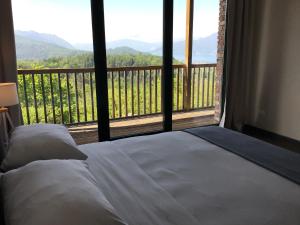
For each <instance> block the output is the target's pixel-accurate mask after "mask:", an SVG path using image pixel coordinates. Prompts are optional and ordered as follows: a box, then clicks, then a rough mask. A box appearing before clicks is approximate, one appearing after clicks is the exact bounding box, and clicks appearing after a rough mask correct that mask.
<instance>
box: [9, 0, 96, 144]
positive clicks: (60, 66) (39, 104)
mask: <svg viewBox="0 0 300 225" xmlns="http://www.w3.org/2000/svg"><path fill="white" fill-rule="evenodd" d="M12 5H13V17H14V27H15V29H16V30H15V39H16V52H17V64H18V74H19V75H18V86H19V95H20V102H21V108H22V113H23V116H24V123H25V124H32V123H56V124H65V125H67V126H68V127H69V129H70V131H71V134H72V135H73V137H74V138H75V140H76V142H77V143H79V144H81V143H88V142H95V141H97V140H98V137H97V125H96V123H95V121H96V120H97V111H96V96H95V94H96V92H95V74H94V69H93V67H94V60H93V52H92V28H91V15H90V12H91V9H90V1H89V0H81V1H79V0H77V1H70V0H51V1H50V0H44V1H39V0H12ZM28 69H29V70H30V71H28Z"/></svg>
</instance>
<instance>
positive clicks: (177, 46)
mask: <svg viewBox="0 0 300 225" xmlns="http://www.w3.org/2000/svg"><path fill="white" fill-rule="evenodd" d="M217 43H218V39H217V33H214V34H212V35H210V36H208V37H204V38H199V39H196V40H194V41H193V54H192V55H193V62H195V63H196V62H202V63H203V62H205V63H213V62H216V58H217ZM151 53H152V54H154V55H161V54H162V47H159V48H157V49H155V50H154V51H152V52H151ZM173 56H174V58H176V59H178V60H181V61H183V60H184V58H185V41H177V42H174V44H173Z"/></svg>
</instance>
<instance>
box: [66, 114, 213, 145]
mask: <svg viewBox="0 0 300 225" xmlns="http://www.w3.org/2000/svg"><path fill="white" fill-rule="evenodd" d="M173 120H174V123H173V127H174V130H182V129H185V128H191V127H197V126H204V125H209V124H215V123H217V121H216V120H215V119H214V110H202V111H194V112H180V113H174V114H173ZM161 121H162V116H161V115H155V116H149V117H142V118H133V119H123V120H115V121H111V123H110V126H111V136H112V137H120V136H128V135H134V134H140V133H147V132H154V131H159V130H161V129H162V124H161ZM69 131H70V133H71V135H72V136H73V138H74V140H75V141H76V143H77V144H88V143H93V142H97V141H98V134H97V124H87V125H77V126H70V127H69Z"/></svg>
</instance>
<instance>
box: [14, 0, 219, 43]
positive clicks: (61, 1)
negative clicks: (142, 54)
mask: <svg viewBox="0 0 300 225" xmlns="http://www.w3.org/2000/svg"><path fill="white" fill-rule="evenodd" d="M218 2H219V1H218V0H195V13H194V14H195V16H194V39H196V38H199V37H204V36H208V35H210V34H212V33H214V32H216V31H217V29H218V8H219V7H218ZM185 3H186V2H185V0H174V4H175V6H174V40H183V39H184V37H185V10H186V9H185ZM12 4H13V14H14V24H15V29H17V30H34V31H37V32H42V33H51V34H55V35H58V36H60V37H62V38H64V39H65V40H67V41H69V42H70V43H72V44H74V43H90V42H92V30H91V15H90V0H12ZM162 4H163V3H162V0H151V1H149V0H126V1H125V0H104V7H105V22H106V38H107V41H113V40H119V39H124V38H129V39H137V40H141V41H147V42H160V41H161V39H162Z"/></svg>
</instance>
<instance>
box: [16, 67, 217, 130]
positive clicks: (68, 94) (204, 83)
mask: <svg viewBox="0 0 300 225" xmlns="http://www.w3.org/2000/svg"><path fill="white" fill-rule="evenodd" d="M107 76H108V96H109V114H110V119H122V118H130V117H141V116H147V115H153V114H159V113H161V76H162V67H161V66H145V67H122V68H108V74H107ZM215 76H216V64H197V65H192V73H191V78H190V81H191V82H190V86H186V85H185V82H186V68H185V66H184V65H174V67H173V86H174V88H173V96H174V97H173V109H174V111H186V110H197V109H198V110H200V109H206V108H213V107H214V104H215V102H214V98H215ZM18 87H19V98H20V103H21V108H22V113H23V118H24V123H25V124H31V123H39V122H43V123H63V124H78V123H88V122H95V121H96V120H97V110H96V87H95V73H94V69H93V68H85V69H39V70H18ZM185 87H188V88H190V90H189V92H188V93H190V96H187V97H189V98H190V102H191V104H190V106H189V107H188V109H186V108H185V107H186V106H185V104H184V101H185V98H186V97H185V96H184V93H186V92H185Z"/></svg>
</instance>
